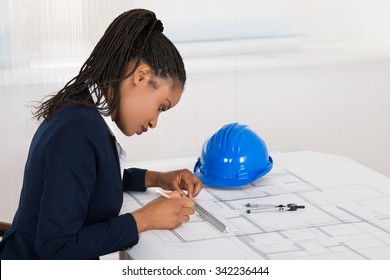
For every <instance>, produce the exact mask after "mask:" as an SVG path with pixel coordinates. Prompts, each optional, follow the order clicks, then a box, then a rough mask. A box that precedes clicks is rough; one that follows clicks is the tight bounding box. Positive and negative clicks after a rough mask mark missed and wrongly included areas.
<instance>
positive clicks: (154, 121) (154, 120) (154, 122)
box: [149, 116, 158, 128]
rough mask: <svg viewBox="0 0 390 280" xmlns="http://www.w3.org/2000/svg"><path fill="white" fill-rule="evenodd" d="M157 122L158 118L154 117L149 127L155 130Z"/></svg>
mask: <svg viewBox="0 0 390 280" xmlns="http://www.w3.org/2000/svg"><path fill="white" fill-rule="evenodd" d="M157 120H158V116H156V117H155V118H154V119H153V120H151V121H149V127H150V128H155V127H156V126H157Z"/></svg>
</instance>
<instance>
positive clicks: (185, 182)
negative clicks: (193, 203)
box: [147, 169, 202, 198]
mask: <svg viewBox="0 0 390 280" xmlns="http://www.w3.org/2000/svg"><path fill="white" fill-rule="evenodd" d="M148 173H149V174H148ZM148 175H149V177H154V180H153V181H155V183H156V184H153V185H155V186H159V187H161V188H163V189H165V190H171V191H179V192H180V193H181V194H183V190H185V191H187V195H188V197H190V198H193V197H195V196H197V195H198V194H199V193H200V191H201V190H202V182H201V181H200V180H199V178H198V177H196V176H195V175H194V174H193V173H192V172H191V171H189V170H188V169H180V170H173V171H168V172H153V171H147V176H148Z"/></svg>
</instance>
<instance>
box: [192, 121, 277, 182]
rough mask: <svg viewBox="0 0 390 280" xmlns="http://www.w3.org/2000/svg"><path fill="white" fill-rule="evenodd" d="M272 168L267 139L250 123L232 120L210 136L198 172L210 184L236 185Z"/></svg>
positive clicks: (254, 178) (256, 177)
mask: <svg viewBox="0 0 390 280" xmlns="http://www.w3.org/2000/svg"><path fill="white" fill-rule="evenodd" d="M271 169H272V158H271V157H270V156H269V155H268V149H267V146H266V145H265V143H264V141H263V139H261V138H260V137H259V136H258V135H257V134H256V133H255V132H253V131H252V130H251V129H250V128H249V127H248V126H247V125H242V124H238V123H231V124H227V125H224V126H223V127H221V128H220V129H219V130H218V131H217V132H215V133H214V134H212V135H211V136H210V137H209V138H207V140H206V141H205V143H204V144H203V148H202V153H201V156H200V157H199V158H198V161H197V162H196V164H195V167H194V174H195V175H196V176H197V177H198V178H199V179H200V180H201V181H202V183H203V184H205V185H207V186H214V187H221V188H232V187H240V186H243V185H247V184H250V183H251V182H253V181H254V180H257V179H259V178H260V177H262V176H264V175H265V174H267V173H268V172H269V171H270V170H271Z"/></svg>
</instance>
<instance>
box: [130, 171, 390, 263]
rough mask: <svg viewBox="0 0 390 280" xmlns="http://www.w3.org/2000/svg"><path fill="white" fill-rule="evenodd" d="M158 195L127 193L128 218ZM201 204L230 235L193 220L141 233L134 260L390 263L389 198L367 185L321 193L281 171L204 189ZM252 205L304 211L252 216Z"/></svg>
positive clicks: (274, 211)
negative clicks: (227, 186)
mask: <svg viewBox="0 0 390 280" xmlns="http://www.w3.org/2000/svg"><path fill="white" fill-rule="evenodd" d="M156 196H157V194H155V193H154V192H153V191H147V192H146V193H137V192H132V193H128V194H126V195H125V198H124V199H125V201H124V207H123V209H122V211H125V212H131V211H133V210H135V209H136V208H139V207H141V206H143V205H145V204H146V203H148V202H149V201H150V200H152V199H154V198H155V197H156ZM196 201H197V203H199V204H200V205H201V206H202V207H204V208H205V209H207V211H208V212H210V213H212V214H213V215H214V216H215V217H216V218H218V219H219V220H220V221H221V222H223V223H224V224H225V225H226V226H227V230H228V232H227V233H221V232H219V231H218V230H216V229H215V228H214V227H212V226H211V225H210V224H209V223H208V222H207V221H205V220H203V219H202V218H201V217H199V216H196V215H192V216H191V219H190V221H189V222H188V223H185V224H183V225H182V226H181V227H179V228H178V229H175V230H171V231H160V230H159V231H150V232H145V233H142V234H141V235H140V241H139V244H138V245H137V246H135V247H133V248H132V249H130V250H129V254H130V255H132V256H134V257H135V258H141V259H142V258H144V259H146V258H153V259H156V258H170V259H390V211H389V210H390V208H389V207H390V206H389V205H390V196H389V194H388V193H382V192H380V191H379V190H377V189H375V188H372V187H370V186H369V185H366V184H357V185H344V186H337V187H330V188H329V187H328V188H324V189H323V188H320V187H319V186H316V185H314V184H312V183H309V182H307V181H305V180H304V179H303V178H300V177H298V176H296V175H294V174H293V173H291V172H290V171H289V170H287V169H286V168H283V167H281V166H279V165H277V164H275V166H274V168H273V170H272V171H271V172H270V173H269V174H268V175H267V176H265V177H264V178H261V179H259V180H257V181H255V182H254V183H252V184H250V185H248V186H245V187H242V188H237V189H219V188H210V187H205V188H204V189H203V191H202V192H201V194H200V195H199V196H198V197H197V198H196ZM247 203H251V204H273V205H278V204H287V203H295V204H298V205H305V207H306V208H305V209H299V210H298V211H280V210H278V208H275V209H264V210H261V211H255V212H252V213H249V214H248V213H247V212H246V210H247V208H246V207H245V204H247ZM146 240H147V241H146ZM166 250H169V252H170V253H169V254H164V252H166ZM150 252H154V253H153V254H150Z"/></svg>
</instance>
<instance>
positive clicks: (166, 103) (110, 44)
mask: <svg viewBox="0 0 390 280" xmlns="http://www.w3.org/2000/svg"><path fill="white" fill-rule="evenodd" d="M162 31H163V25H162V23H161V22H160V21H159V20H157V19H156V16H155V14H154V13H153V12H151V11H147V10H141V9H137V10H130V11H128V12H125V13H123V14H122V15H120V16H119V17H117V18H116V19H115V20H114V21H113V22H112V23H111V25H110V26H109V27H108V29H107V30H106V32H105V34H104V35H103V37H102V38H101V40H100V41H99V42H98V44H97V45H96V47H95V49H94V50H93V51H92V53H91V55H90V57H89V58H88V59H87V60H86V62H85V63H84V65H83V66H82V67H81V69H80V72H79V74H78V75H77V76H76V77H75V78H73V79H72V80H71V81H70V82H68V83H67V84H66V85H65V87H64V88H63V89H61V90H60V91H59V92H58V93H57V94H56V95H54V96H51V97H50V98H49V99H46V100H45V101H43V102H41V103H40V104H39V105H38V107H37V110H36V111H35V117H36V118H37V119H44V121H43V122H42V123H41V125H40V126H39V128H38V130H37V131H36V133H35V135H34V137H33V140H32V142H31V146H30V151H29V154H28V158H27V162H26V166H25V173H24V181H23V188H22V192H21V196H20V203H19V207H18V210H17V212H16V214H15V217H14V220H13V222H12V227H11V229H10V230H9V231H7V232H6V233H5V235H4V237H3V240H2V241H1V243H0V258H1V259H97V258H99V256H102V255H105V254H108V253H111V252H115V251H118V250H120V249H124V248H129V247H131V246H134V245H135V244H137V242H138V234H139V233H140V232H143V231H146V230H151V229H174V228H176V227H178V226H180V225H181V223H183V222H186V221H188V219H189V215H191V214H192V213H193V211H194V210H193V207H194V202H193V197H194V196H196V195H197V194H198V193H199V192H200V191H201V189H202V185H201V182H200V181H199V179H198V178H197V177H196V176H194V175H193V174H192V173H191V172H190V171H188V170H176V171H171V172H165V173H161V172H153V171H147V170H143V169H136V168H131V169H124V168H123V167H121V162H123V159H124V154H123V150H122V148H121V147H120V145H119V144H118V142H117V140H116V138H115V135H114V131H113V129H112V128H110V127H111V125H112V121H114V122H115V123H116V125H117V126H118V127H119V129H120V130H121V131H122V132H123V133H124V134H125V135H127V136H132V135H133V134H142V133H144V132H146V131H147V130H148V129H149V128H155V127H156V126H157V120H158V117H159V115H160V113H162V112H165V111H167V110H169V109H171V108H172V107H174V106H175V105H176V104H177V103H178V102H179V100H180V97H181V95H182V92H183V89H184V84H185V81H186V72H185V69H184V64H183V60H182V58H181V56H180V54H179V52H178V51H177V49H176V48H175V46H174V45H173V44H172V42H171V41H170V40H169V39H167V37H165V36H164V35H163V33H162ZM150 186H161V187H162V188H164V189H167V190H176V191H179V192H183V190H186V191H187V193H188V198H172V199H166V198H162V197H161V198H157V199H155V200H153V201H151V202H150V203H149V204H147V205H145V206H144V207H143V208H141V209H139V210H136V211H134V212H133V213H127V214H124V215H119V211H120V209H121V206H122V199H123V191H124V190H125V191H126V190H132V191H145V190H146V188H147V187H150Z"/></svg>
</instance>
